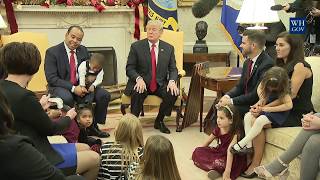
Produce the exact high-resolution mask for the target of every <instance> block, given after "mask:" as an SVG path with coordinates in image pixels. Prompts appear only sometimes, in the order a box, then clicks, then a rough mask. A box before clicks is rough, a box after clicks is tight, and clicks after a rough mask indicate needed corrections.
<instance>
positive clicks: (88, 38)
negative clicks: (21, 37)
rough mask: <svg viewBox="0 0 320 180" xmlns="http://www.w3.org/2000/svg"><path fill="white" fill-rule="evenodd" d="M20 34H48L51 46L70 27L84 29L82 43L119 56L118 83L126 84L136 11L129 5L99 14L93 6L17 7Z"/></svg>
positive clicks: (60, 39) (111, 8)
mask: <svg viewBox="0 0 320 180" xmlns="http://www.w3.org/2000/svg"><path fill="white" fill-rule="evenodd" d="M14 11H15V16H16V20H17V23H18V28H19V31H28V32H42V33H47V34H48V38H49V46H53V45H56V44H58V43H60V42H62V41H63V40H64V35H65V33H66V31H67V28H68V27H69V26H71V25H79V26H81V27H83V30H84V33H85V35H84V38H83V41H82V44H83V45H85V46H87V47H113V48H114V49H115V52H116V56H117V69H118V83H124V82H126V75H125V74H126V73H125V65H126V60H127V56H128V53H129V48H130V45H131V43H132V42H133V41H134V38H133V32H134V10H133V9H131V8H128V7H126V6H121V7H115V6H114V7H107V9H105V10H104V11H102V12H101V13H99V12H98V11H97V10H96V9H94V7H92V6H68V7H65V6H50V8H45V7H42V6H39V5H21V6H15V7H14Z"/></svg>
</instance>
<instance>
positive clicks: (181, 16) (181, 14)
mask: <svg viewBox="0 0 320 180" xmlns="http://www.w3.org/2000/svg"><path fill="white" fill-rule="evenodd" d="M292 1H293V0H289V1H285V0H275V3H276V4H284V3H285V2H292ZM293 16H294V13H286V12H284V11H280V12H279V17H280V19H281V20H282V21H283V23H284V25H285V26H286V27H287V28H288V27H289V17H293ZM220 18H221V7H219V6H218V7H215V8H214V9H213V10H212V11H211V12H210V13H209V14H208V15H207V16H205V17H204V18H200V19H199V18H195V17H194V16H193V14H192V12H191V7H178V21H179V26H180V30H182V31H184V33H185V35H184V52H192V47H193V45H194V43H195V41H196V40H197V36H196V34H195V25H196V23H197V22H198V21H201V20H203V21H206V22H207V23H208V34H207V36H206V37H205V40H206V41H207V45H208V48H209V53H214V52H228V51H232V55H231V65H232V66H235V64H236V52H235V51H234V49H233V48H232V46H231V43H230V42H229V41H228V39H227V38H226V36H225V34H224V32H223V31H222V30H221V28H220Z"/></svg>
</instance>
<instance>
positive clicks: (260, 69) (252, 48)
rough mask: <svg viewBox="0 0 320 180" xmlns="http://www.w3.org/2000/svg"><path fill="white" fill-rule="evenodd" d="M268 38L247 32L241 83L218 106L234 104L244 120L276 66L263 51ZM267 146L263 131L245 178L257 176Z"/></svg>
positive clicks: (243, 48)
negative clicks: (261, 86) (259, 86)
mask: <svg viewBox="0 0 320 180" xmlns="http://www.w3.org/2000/svg"><path fill="white" fill-rule="evenodd" d="M265 43H266V36H265V34H264V33H263V32H262V31H259V30H246V31H245V32H244V33H243V37H242V43H241V45H240V47H241V48H242V54H243V56H244V57H247V59H246V60H245V61H244V63H243V70H242V74H241V78H240V80H239V83H238V84H237V85H236V86H235V87H234V88H233V89H231V90H230V91H229V92H227V93H226V95H224V96H223V97H222V98H221V99H220V101H219V103H218V104H217V106H225V105H229V104H233V105H234V106H235V107H236V108H237V109H238V111H239V113H240V115H241V117H242V118H243V117H244V115H245V113H247V112H249V109H250V106H252V105H254V104H255V103H256V102H257V101H258V100H259V98H258V94H257V87H258V85H259V83H260V81H261V79H262V76H263V74H264V73H265V72H266V71H267V70H268V69H269V68H271V67H272V66H273V65H274V61H273V60H272V58H271V57H270V56H269V55H268V54H267V53H266V52H265V51H264V50H263V49H264V46H265ZM264 144H265V135H264V131H262V132H261V133H260V134H259V135H258V136H257V137H256V138H255V139H254V140H253V147H254V156H253V159H252V163H251V165H250V166H249V167H248V169H247V171H246V172H244V173H243V174H242V176H243V177H246V178H252V177H254V176H255V175H256V174H255V173H254V171H253V168H255V167H257V166H259V165H260V161H261V159H262V154H263V150H264Z"/></svg>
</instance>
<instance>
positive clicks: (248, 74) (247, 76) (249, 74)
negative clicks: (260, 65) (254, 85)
mask: <svg viewBox="0 0 320 180" xmlns="http://www.w3.org/2000/svg"><path fill="white" fill-rule="evenodd" d="M252 64H253V61H252V60H251V59H248V69H247V72H246V84H245V94H247V93H248V82H249V79H250V76H251V69H252Z"/></svg>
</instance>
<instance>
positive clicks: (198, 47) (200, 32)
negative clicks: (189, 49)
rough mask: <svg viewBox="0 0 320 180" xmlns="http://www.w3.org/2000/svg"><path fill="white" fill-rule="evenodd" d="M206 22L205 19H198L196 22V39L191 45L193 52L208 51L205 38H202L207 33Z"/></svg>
mask: <svg viewBox="0 0 320 180" xmlns="http://www.w3.org/2000/svg"><path fill="white" fill-rule="evenodd" d="M207 30H208V24H207V23H206V22H205V21H199V22H197V24H196V35H197V37H198V40H197V41H196V43H195V45H194V46H193V53H208V46H207V43H206V40H203V39H204V38H205V37H206V35H207Z"/></svg>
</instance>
